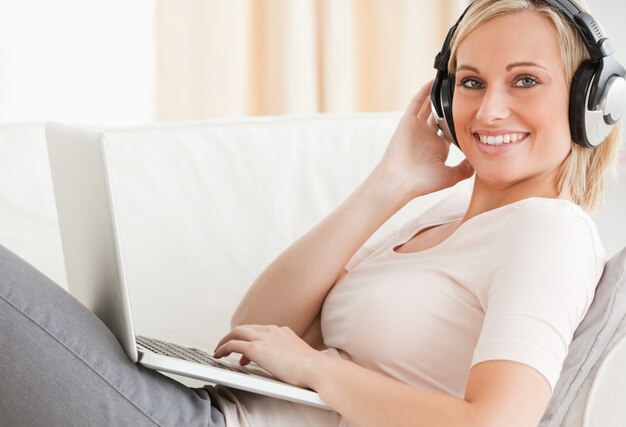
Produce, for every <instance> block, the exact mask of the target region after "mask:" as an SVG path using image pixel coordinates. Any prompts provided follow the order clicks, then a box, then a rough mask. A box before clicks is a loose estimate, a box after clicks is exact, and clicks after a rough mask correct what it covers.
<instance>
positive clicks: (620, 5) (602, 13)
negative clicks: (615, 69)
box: [587, 0, 626, 64]
mask: <svg viewBox="0 0 626 427" xmlns="http://www.w3.org/2000/svg"><path fill="white" fill-rule="evenodd" d="M587 4H588V5H589V7H590V8H591V12H592V15H593V17H594V18H596V19H597V20H598V21H600V25H602V28H603V29H604V31H605V32H606V33H607V35H608V36H609V38H610V39H611V40H612V42H613V46H614V47H615V51H616V53H615V55H616V56H617V58H618V59H619V60H620V61H621V62H622V64H626V25H625V24H626V2H625V1H624V0H587Z"/></svg>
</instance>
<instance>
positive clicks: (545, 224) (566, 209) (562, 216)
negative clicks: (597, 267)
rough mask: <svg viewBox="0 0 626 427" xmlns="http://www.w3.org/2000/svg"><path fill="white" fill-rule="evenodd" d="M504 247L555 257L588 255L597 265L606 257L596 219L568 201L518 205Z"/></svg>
mask: <svg viewBox="0 0 626 427" xmlns="http://www.w3.org/2000/svg"><path fill="white" fill-rule="evenodd" d="M502 234H503V236H502V237H503V239H502V241H503V242H504V244H507V245H509V246H512V247H515V248H519V249H520V250H525V251H533V252H541V253H545V254H552V255H551V256H552V257H557V256H559V254H560V255H562V256H572V255H573V254H574V253H576V252H578V254H579V255H581V256H582V255H583V253H587V255H588V256H591V257H593V258H594V259H595V260H596V262H598V263H601V262H602V261H603V260H604V258H605V257H606V255H605V251H604V247H603V245H602V241H601V239H600V236H599V233H598V229H597V227H596V224H595V223H594V221H593V219H592V218H591V217H590V216H589V215H588V214H587V213H586V212H585V211H584V210H583V209H582V208H581V207H580V206H578V205H576V204H575V203H573V202H571V201H569V200H564V199H549V198H540V197H532V198H529V199H524V200H521V201H519V202H516V203H515V210H514V212H513V213H512V214H511V215H510V218H509V220H508V221H507V223H506V226H505V227H504V229H503V230H502Z"/></svg>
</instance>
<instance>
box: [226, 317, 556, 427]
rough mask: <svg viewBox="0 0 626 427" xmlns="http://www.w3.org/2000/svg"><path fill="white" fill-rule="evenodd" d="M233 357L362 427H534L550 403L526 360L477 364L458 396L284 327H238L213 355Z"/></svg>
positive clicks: (545, 386)
mask: <svg viewBox="0 0 626 427" xmlns="http://www.w3.org/2000/svg"><path fill="white" fill-rule="evenodd" d="M233 352H234V353H240V354H242V355H243V357H244V360H246V361H249V360H252V361H254V362H256V363H257V364H259V365H260V366H262V367H263V368H265V369H266V370H268V371H269V372H270V373H272V374H273V375H274V376H276V377H277V378H279V379H281V380H283V381H285V382H288V383H291V384H295V385H298V386H300V387H308V388H311V389H313V390H315V391H317V392H318V393H319V395H320V396H321V398H322V399H323V400H324V401H325V402H326V403H328V404H329V405H330V406H331V407H332V408H333V409H334V410H335V411H337V412H339V413H340V414H341V415H342V416H344V417H345V418H346V419H348V420H349V421H350V422H351V423H352V424H354V425H358V426H359V427H369V426H372V427H378V426H394V427H402V426H410V427H420V426H424V427H502V426H507V427H534V426H536V425H537V424H538V423H539V420H540V419H541V415H542V414H543V412H544V411H545V408H546V406H547V404H548V401H549V399H550V385H549V383H548V382H547V381H546V379H545V378H544V376H543V375H542V374H540V373H539V372H538V371H536V370H535V369H533V368H531V367H530V366H528V365H525V364H522V363H518V362H512V361H506V360H493V361H488V362H483V363H479V364H477V365H476V366H474V367H473V368H472V369H471V371H470V376H469V379H468V383H467V388H466V391H465V396H464V398H463V399H461V398H457V397H452V396H448V395H445V394H442V393H436V392H432V391H428V390H424V389H420V388H417V387H413V386H410V385H407V384H404V383H402V382H400V381H397V380H395V379H392V378H389V377H386V376H384V375H382V374H380V373H378V372H374V371H371V370H369V369H366V368H364V367H361V366H359V365H357V364H355V363H353V362H350V361H348V360H344V359H342V358H340V357H336V356H330V355H328V354H325V353H323V352H319V351H316V350H314V349H313V348H311V347H310V346H308V345H307V344H306V343H305V342H304V341H302V340H301V339H300V338H299V337H298V336H296V334H295V333H294V332H293V331H291V329H289V328H287V327H282V328H279V327H277V326H267V325H263V326H260V325H245V326H239V327H237V328H235V329H233V330H232V331H231V332H230V333H229V334H228V335H227V336H226V337H224V338H223V339H222V340H221V341H220V343H219V344H218V347H217V349H216V351H215V356H216V357H218V358H219V357H223V356H227V355H229V354H230V353H233Z"/></svg>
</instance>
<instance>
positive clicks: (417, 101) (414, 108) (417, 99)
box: [405, 80, 433, 115]
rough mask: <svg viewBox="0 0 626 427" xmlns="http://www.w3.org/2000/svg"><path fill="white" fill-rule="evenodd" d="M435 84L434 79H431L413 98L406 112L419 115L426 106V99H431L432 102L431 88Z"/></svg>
mask: <svg viewBox="0 0 626 427" xmlns="http://www.w3.org/2000/svg"><path fill="white" fill-rule="evenodd" d="M432 85H433V81H432V80H431V81H429V82H428V83H426V84H425V85H424V86H422V87H421V88H420V90H419V91H418V92H417V93H416V94H415V95H414V96H413V98H411V101H410V102H409V106H408V107H407V109H406V112H405V113H406V114H411V115H417V114H418V113H419V112H420V111H421V109H422V108H423V106H424V101H425V100H427V99H428V100H429V103H430V96H429V95H430V88H431V87H432Z"/></svg>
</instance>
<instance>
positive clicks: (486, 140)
mask: <svg viewBox="0 0 626 427" xmlns="http://www.w3.org/2000/svg"><path fill="white" fill-rule="evenodd" d="M528 135H530V133H528V132H513V133H503V134H500V135H481V134H478V133H475V134H474V138H476V139H477V140H478V141H480V142H481V143H482V144H485V145H491V146H499V145H507V144H511V143H516V142H521V141H523V140H525V139H526V138H528Z"/></svg>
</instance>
